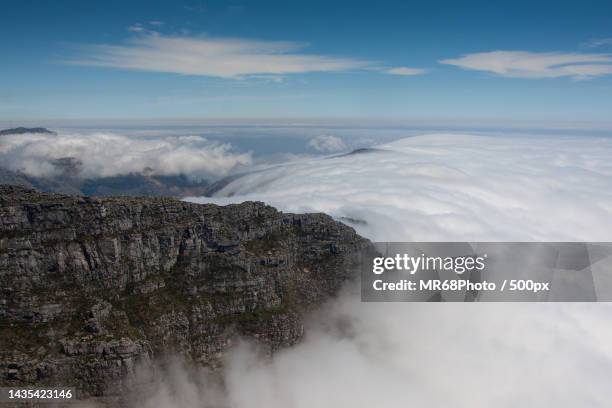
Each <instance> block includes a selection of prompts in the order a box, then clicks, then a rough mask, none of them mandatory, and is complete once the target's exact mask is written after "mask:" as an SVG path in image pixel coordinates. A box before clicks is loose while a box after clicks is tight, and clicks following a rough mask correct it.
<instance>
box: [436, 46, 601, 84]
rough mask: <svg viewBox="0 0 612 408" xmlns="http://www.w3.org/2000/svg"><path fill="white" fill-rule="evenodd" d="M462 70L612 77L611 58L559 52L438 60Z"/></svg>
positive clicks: (527, 75) (486, 54)
mask: <svg viewBox="0 0 612 408" xmlns="http://www.w3.org/2000/svg"><path fill="white" fill-rule="evenodd" d="M440 63H442V64H448V65H454V66H457V67H460V68H464V69H470V70H476V71H487V72H492V73H494V74H497V75H500V76H504V77H514V78H559V77H570V78H573V79H578V80H581V79H591V78H594V77H597V76H602V75H612V55H608V54H580V53H558V52H528V51H491V52H481V53H475V54H466V55H464V56H462V57H459V58H451V59H445V60H442V61H440Z"/></svg>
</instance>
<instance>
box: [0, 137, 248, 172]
mask: <svg viewBox="0 0 612 408" xmlns="http://www.w3.org/2000/svg"><path fill="white" fill-rule="evenodd" d="M63 158H74V159H77V160H78V162H79V163H80V164H79V166H78V169H77V171H78V174H77V175H78V176H80V177H84V178H98V177H109V176H117V175H124V174H130V173H141V172H146V173H147V174H153V175H158V176H167V175H179V174H186V175H190V176H192V177H194V178H208V177H222V176H225V175H227V174H228V173H229V172H230V171H232V170H233V169H236V168H240V167H242V166H247V165H249V164H250V163H251V155H250V154H249V153H236V152H234V151H233V149H232V146H231V145H230V144H228V143H222V142H219V141H211V140H208V139H207V138H205V137H203V136H163V135H155V136H146V135H144V136H135V135H124V134H117V133H110V132H106V133H104V132H94V133H81V132H79V133H75V132H60V133H57V134H20V135H7V136H2V138H1V139H0V165H1V166H2V167H5V168H8V169H9V170H12V171H19V172H22V173H25V174H27V175H29V176H34V177H53V176H58V175H61V173H62V171H64V169H63V168H62V167H60V166H57V165H56V164H55V163H56V161H57V160H58V159H63Z"/></svg>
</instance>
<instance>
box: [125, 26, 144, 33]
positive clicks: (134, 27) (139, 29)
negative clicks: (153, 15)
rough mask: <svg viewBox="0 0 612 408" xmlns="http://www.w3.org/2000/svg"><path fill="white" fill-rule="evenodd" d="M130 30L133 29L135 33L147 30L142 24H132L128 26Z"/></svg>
mask: <svg viewBox="0 0 612 408" xmlns="http://www.w3.org/2000/svg"><path fill="white" fill-rule="evenodd" d="M128 31H131V32H133V33H141V32H143V31H145V28H144V27H143V26H142V24H132V25H131V26H129V27H128Z"/></svg>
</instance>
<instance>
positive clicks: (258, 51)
mask: <svg viewBox="0 0 612 408" xmlns="http://www.w3.org/2000/svg"><path fill="white" fill-rule="evenodd" d="M534 3H535V4H534ZM0 11H1V14H2V16H3V18H2V20H3V23H2V24H1V25H0V38H1V40H0V55H1V57H0V58H1V60H0V78H1V80H0V120H5V121H6V120H18V119H28V120H37V119H105V118H117V119H122V118H124V119H132V118H143V119H158V118H235V117H241V118H312V117H325V118H400V119H410V118H417V119H432V120H436V119H487V120H495V119H500V120H501V119H503V120H550V121H594V122H598V121H609V120H610V119H611V118H610V106H612V3H611V2H610V1H582V2H563V1H554V2H553V1H538V2H526V1H525V2H523V1H512V2H505V1H498V2H491V1H487V2H484V1H483V2H467V1H464V2H455V1H429V2H418V3H417V2H408V1H397V2H396V1H377V2H360V1H350V2H349V1H346V2H344V1H336V2H329V1H321V2H319V1H308V2H297V1H289V2H287V1H283V2H281V1H279V2H273V1H239V0H236V1H235V2H227V1H206V2H198V1H188V2H184V3H181V2H177V1H172V2H171V1H165V2H161V1H146V2H144V1H130V2H127V1H104V2H101V1H100V2H93V1H91V2H83V1H54V2H49V1H27V0H20V1H16V0H1V1H0Z"/></svg>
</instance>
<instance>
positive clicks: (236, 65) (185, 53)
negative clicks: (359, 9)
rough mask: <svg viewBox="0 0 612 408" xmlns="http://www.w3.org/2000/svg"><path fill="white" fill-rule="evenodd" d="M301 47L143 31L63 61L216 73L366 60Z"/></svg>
mask: <svg viewBox="0 0 612 408" xmlns="http://www.w3.org/2000/svg"><path fill="white" fill-rule="evenodd" d="M134 27H140V26H134ZM140 28H142V27H140ZM304 47H305V44H300V43H295V42H283V41H254V40H244V39H227V38H208V37H185V36H163V35H160V34H158V33H147V34H145V35H142V36H139V37H137V38H134V39H132V40H131V41H130V42H129V43H127V44H125V45H96V46H92V47H91V48H90V49H89V51H88V52H86V54H85V55H84V56H83V57H82V58H79V59H76V60H72V61H69V63H73V64H79V65H92V66H100V67H111V68H122V69H133V70H141V71H153V72H168V73H176V74H183V75H203V76H213V77H221V78H243V77H248V76H252V75H286V74H297V73H307V72H339V71H348V70H353V69H358V68H365V67H368V66H369V65H370V63H369V62H367V61H362V60H357V59H350V58H336V57H329V56H324V55H316V54H307V53H303V52H301V50H302V49H303V48H304Z"/></svg>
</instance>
